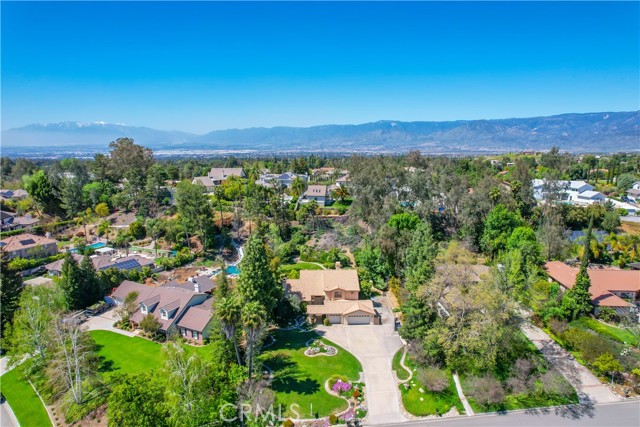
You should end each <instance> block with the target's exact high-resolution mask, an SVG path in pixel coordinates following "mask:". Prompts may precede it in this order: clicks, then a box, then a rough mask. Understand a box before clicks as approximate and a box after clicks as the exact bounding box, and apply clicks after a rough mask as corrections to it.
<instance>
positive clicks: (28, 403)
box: [0, 369, 51, 427]
mask: <svg viewBox="0 0 640 427" xmlns="http://www.w3.org/2000/svg"><path fill="white" fill-rule="evenodd" d="M0 388H1V389H2V394H3V395H4V397H5V398H6V399H7V402H8V403H9V406H11V409H13V412H14V413H15V414H16V417H17V418H18V422H19V423H20V425H21V426H28V427H51V421H49V416H48V415H47V411H46V410H45V409H44V406H42V402H41V401H40V399H39V398H38V396H37V395H36V392H35V391H34V390H33V388H32V387H31V385H30V384H29V383H28V382H27V381H26V380H24V379H23V378H22V377H21V376H20V374H19V373H18V370H17V369H13V370H12V371H9V372H7V373H6V374H4V375H3V376H2V377H0Z"/></svg>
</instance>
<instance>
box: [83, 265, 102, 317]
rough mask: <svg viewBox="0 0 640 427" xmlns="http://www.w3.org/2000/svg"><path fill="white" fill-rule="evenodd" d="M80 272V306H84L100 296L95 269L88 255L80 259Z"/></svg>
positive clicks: (92, 302) (95, 300)
mask: <svg viewBox="0 0 640 427" xmlns="http://www.w3.org/2000/svg"><path fill="white" fill-rule="evenodd" d="M80 274H81V275H82V289H83V292H82V294H83V298H82V305H83V307H82V308H84V307H88V306H90V305H91V304H94V303H96V302H98V301H99V300H100V298H101V297H102V291H101V287H100V281H99V280H98V276H97V274H96V269H95V267H94V266H93V261H92V260H91V258H90V257H88V256H85V257H84V258H83V259H82V262H81V263H80Z"/></svg>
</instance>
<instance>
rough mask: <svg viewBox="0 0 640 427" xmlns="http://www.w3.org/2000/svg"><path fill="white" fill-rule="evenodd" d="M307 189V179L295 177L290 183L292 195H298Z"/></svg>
mask: <svg viewBox="0 0 640 427" xmlns="http://www.w3.org/2000/svg"><path fill="white" fill-rule="evenodd" d="M306 190H307V181H305V180H304V179H302V178H300V177H297V178H296V179H294V180H293V182H292V183H291V196H292V197H296V198H297V197H300V196H302V194H303V193H304V192H305V191H306Z"/></svg>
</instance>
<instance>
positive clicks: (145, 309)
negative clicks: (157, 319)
mask: <svg viewBox="0 0 640 427" xmlns="http://www.w3.org/2000/svg"><path fill="white" fill-rule="evenodd" d="M140 312H141V313H142V314H147V306H146V305H144V304H140Z"/></svg>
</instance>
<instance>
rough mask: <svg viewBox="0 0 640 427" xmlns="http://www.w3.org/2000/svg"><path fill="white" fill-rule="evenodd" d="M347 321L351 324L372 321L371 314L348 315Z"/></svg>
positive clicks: (365, 323) (363, 323) (362, 323)
mask: <svg viewBox="0 0 640 427" xmlns="http://www.w3.org/2000/svg"><path fill="white" fill-rule="evenodd" d="M347 323H348V324H349V325H368V324H369V323H371V316H369V315H356V314H354V315H353V316H348V317H347Z"/></svg>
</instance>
